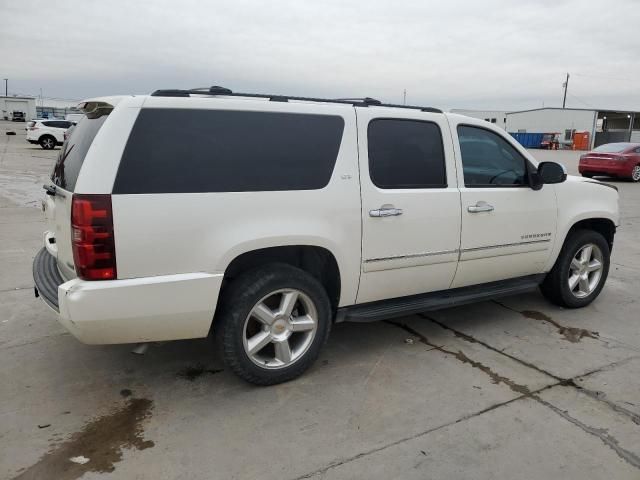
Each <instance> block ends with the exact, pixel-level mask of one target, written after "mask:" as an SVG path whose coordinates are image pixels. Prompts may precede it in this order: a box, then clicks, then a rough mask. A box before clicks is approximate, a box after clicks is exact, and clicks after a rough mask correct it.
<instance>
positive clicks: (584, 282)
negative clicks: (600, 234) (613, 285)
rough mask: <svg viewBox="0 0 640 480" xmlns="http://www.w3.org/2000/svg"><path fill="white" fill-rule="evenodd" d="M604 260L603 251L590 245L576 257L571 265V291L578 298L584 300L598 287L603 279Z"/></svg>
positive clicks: (585, 246)
mask: <svg viewBox="0 0 640 480" xmlns="http://www.w3.org/2000/svg"><path fill="white" fill-rule="evenodd" d="M603 268H604V260H603V255H602V250H600V248H599V247H598V246H597V245H595V244H593V243H588V244H586V245H584V246H582V247H581V248H580V249H579V250H578V251H577V252H576V254H575V255H574V257H573V259H572V260H571V264H570V265H569V279H568V282H569V290H570V291H571V293H573V295H575V296H576V297H577V298H584V297H588V296H589V295H591V293H592V292H593V291H594V290H595V289H596V288H597V287H598V284H599V283H600V279H601V278H602V269H603Z"/></svg>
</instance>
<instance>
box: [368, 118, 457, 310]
mask: <svg viewBox="0 0 640 480" xmlns="http://www.w3.org/2000/svg"><path fill="white" fill-rule="evenodd" d="M356 111H357V118H358V148H359V159H360V183H361V193H362V231H363V236H362V274H361V277H360V286H359V289H358V297H357V303H364V302H371V301H375V300H380V299H386V298H393V297H402V296H406V295H413V294H418V293H424V292H430V291H435V290H443V289H447V288H449V286H450V285H451V282H452V280H453V276H454V274H455V270H456V265H457V262H458V248H459V244H460V192H459V191H458V188H457V183H456V171H455V160H454V153H453V148H452V145H451V140H450V139H451V136H450V132H449V125H448V123H447V121H446V119H445V116H444V115H442V114H437V113H427V112H422V111H419V110H409V109H407V110H406V111H400V112H395V113H393V114H390V113H389V109H388V108H376V107H370V108H358V109H356Z"/></svg>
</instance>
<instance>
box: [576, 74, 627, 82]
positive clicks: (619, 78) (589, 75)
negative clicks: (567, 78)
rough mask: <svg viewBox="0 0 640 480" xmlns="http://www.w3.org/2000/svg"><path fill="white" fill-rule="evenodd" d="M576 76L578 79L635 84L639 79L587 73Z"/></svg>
mask: <svg viewBox="0 0 640 480" xmlns="http://www.w3.org/2000/svg"><path fill="white" fill-rule="evenodd" d="M574 75H576V76H578V77H588V78H589V77H590V78H604V79H607V80H621V81H623V82H633V83H637V81H638V80H637V79H636V80H634V79H632V78H627V77H619V76H618V75H592V74H587V73H574Z"/></svg>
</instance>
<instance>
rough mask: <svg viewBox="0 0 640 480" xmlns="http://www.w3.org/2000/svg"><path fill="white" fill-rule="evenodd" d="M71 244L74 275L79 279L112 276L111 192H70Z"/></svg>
mask: <svg viewBox="0 0 640 480" xmlns="http://www.w3.org/2000/svg"><path fill="white" fill-rule="evenodd" d="M71 244H72V245H73V261H74V263H75V265H76V273H77V274H78V277H80V278H82V279H83V280H113V279H115V278H116V245H115V240H114V236H113V213H112V209H111V195H73V200H72V203H71Z"/></svg>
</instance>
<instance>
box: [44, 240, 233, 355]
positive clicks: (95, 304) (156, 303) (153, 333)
mask: <svg viewBox="0 0 640 480" xmlns="http://www.w3.org/2000/svg"><path fill="white" fill-rule="evenodd" d="M52 268H53V269H55V274H57V277H56V276H55V275H54V272H52V271H51V270H52ZM33 270H34V280H35V282H36V291H37V292H39V293H40V296H41V297H42V299H43V300H44V301H45V303H47V305H49V306H50V307H51V308H53V309H54V310H56V311H57V312H58V320H59V321H60V323H61V324H62V325H63V326H64V327H65V328H66V329H67V330H69V331H70V332H71V333H72V334H73V335H74V336H75V337H76V338H77V339H78V340H80V341H81V342H83V343H88V344H109V343H137V342H150V341H163V340H180V339H186V338H201V337H206V336H207V335H208V333H209V329H210V327H211V322H212V320H213V314H214V312H215V308H216V304H217V300H218V293H219V291H220V286H221V284H222V277H223V275H222V274H208V273H186V274H178V275H163V276H157V277H142V278H132V279H124V280H108V281H96V282H91V281H84V280H80V279H77V278H76V279H73V280H70V281H68V282H64V280H63V279H62V278H61V277H60V274H59V273H58V271H57V266H56V260H55V259H54V258H53V257H52V256H51V255H50V254H49V253H48V252H47V251H46V250H45V249H42V250H41V251H40V252H39V253H38V255H36V258H35V259H34V263H33ZM58 282H61V283H58ZM56 283H58V284H57V285H55V284H56ZM54 286H55V291H56V292H57V297H56V298H53V295H52V293H51V292H52V291H53V288H54ZM56 307H57V308H56Z"/></svg>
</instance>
